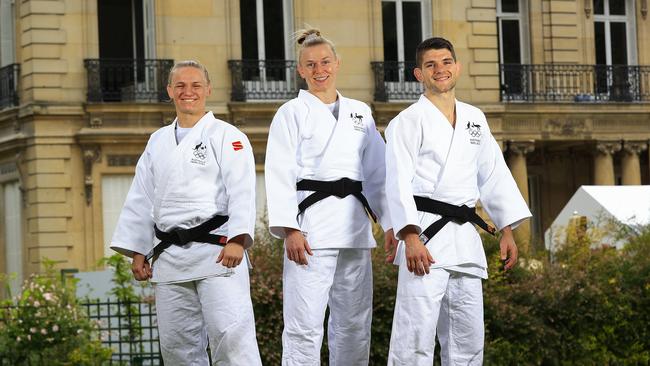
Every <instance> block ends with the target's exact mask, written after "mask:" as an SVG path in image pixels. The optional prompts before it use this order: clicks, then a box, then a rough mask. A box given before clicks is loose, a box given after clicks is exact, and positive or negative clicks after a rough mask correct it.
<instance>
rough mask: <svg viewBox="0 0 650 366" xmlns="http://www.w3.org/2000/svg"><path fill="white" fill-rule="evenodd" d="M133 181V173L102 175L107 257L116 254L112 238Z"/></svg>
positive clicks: (105, 250) (103, 220) (103, 218)
mask: <svg viewBox="0 0 650 366" xmlns="http://www.w3.org/2000/svg"><path fill="white" fill-rule="evenodd" d="M132 181H133V175H132V174H115V175H104V176H102V224H103V225H102V226H103V231H104V255H105V256H107V257H108V256H111V255H113V254H115V252H114V251H113V250H112V249H111V248H110V245H111V239H112V238H113V232H114V231H115V226H117V219H118V218H119V217H120V212H122V207H123V206H124V201H126V195H127V194H128V193H129V188H131V182H132Z"/></svg>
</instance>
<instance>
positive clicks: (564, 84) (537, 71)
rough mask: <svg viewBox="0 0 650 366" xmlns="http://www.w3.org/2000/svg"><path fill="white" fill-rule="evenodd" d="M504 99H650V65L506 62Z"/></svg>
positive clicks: (574, 100)
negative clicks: (526, 63) (521, 63)
mask: <svg viewBox="0 0 650 366" xmlns="http://www.w3.org/2000/svg"><path fill="white" fill-rule="evenodd" d="M500 69H501V100H502V101H504V102H547V101H554V102H556V101H559V102H601V103H602V102H643V101H646V102H647V101H650V66H628V65H518V64H502V65H500Z"/></svg>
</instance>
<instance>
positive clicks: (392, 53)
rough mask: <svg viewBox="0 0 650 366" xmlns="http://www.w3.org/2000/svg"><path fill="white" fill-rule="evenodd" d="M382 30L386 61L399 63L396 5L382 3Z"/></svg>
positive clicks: (388, 2)
mask: <svg viewBox="0 0 650 366" xmlns="http://www.w3.org/2000/svg"><path fill="white" fill-rule="evenodd" d="M381 17H382V29H383V32H384V61H397V24H396V20H395V3H394V2H392V1H383V2H382V3H381Z"/></svg>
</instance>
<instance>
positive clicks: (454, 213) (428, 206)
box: [413, 196, 496, 244]
mask: <svg viewBox="0 0 650 366" xmlns="http://www.w3.org/2000/svg"><path fill="white" fill-rule="evenodd" d="M413 198H414V200H415V206H416V207H417V209H418V211H424V212H429V213H433V214H437V215H440V219H439V220H437V221H434V222H433V223H432V224H431V225H429V227H427V228H426V229H425V230H424V231H423V232H422V234H420V239H422V241H423V242H424V243H425V244H426V243H427V242H428V241H429V240H430V239H431V238H433V237H434V236H435V235H436V234H437V233H438V232H439V231H440V230H441V229H442V228H443V227H444V226H445V225H447V224H448V223H449V222H452V221H453V222H456V223H458V224H464V223H466V222H471V223H473V224H476V225H478V226H479V227H480V228H481V229H483V230H485V231H487V232H488V233H490V234H492V235H494V234H495V233H496V229H495V228H494V227H492V226H490V225H488V224H487V223H486V222H485V221H484V220H483V219H482V218H481V217H480V216H479V215H478V214H477V213H476V209H475V208H473V207H469V206H467V205H461V206H455V205H451V204H449V203H446V202H442V201H437V200H434V199H430V198H426V197H420V196H413Z"/></svg>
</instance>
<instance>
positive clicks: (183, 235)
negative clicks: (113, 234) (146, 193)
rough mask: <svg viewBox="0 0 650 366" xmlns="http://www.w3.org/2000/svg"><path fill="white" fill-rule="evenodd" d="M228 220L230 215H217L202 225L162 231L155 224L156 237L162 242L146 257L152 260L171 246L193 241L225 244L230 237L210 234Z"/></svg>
mask: <svg viewBox="0 0 650 366" xmlns="http://www.w3.org/2000/svg"><path fill="white" fill-rule="evenodd" d="M226 221H228V216H221V215H215V216H214V217H212V218H211V219H210V220H208V221H206V222H204V223H202V224H201V225H198V226H195V227H193V228H189V229H175V230H172V231H170V232H166V231H162V230H160V229H158V227H157V226H156V225H154V226H153V228H154V230H155V232H156V238H158V239H160V243H159V244H158V245H156V246H155V247H154V248H153V249H152V250H151V252H149V254H147V256H146V259H147V260H150V259H151V258H153V259H154V260H155V259H156V258H158V256H159V255H160V253H162V252H163V250H165V249H167V248H169V247H170V246H172V245H178V246H182V245H185V244H187V243H189V242H192V241H195V242H199V243H208V244H217V245H221V246H223V245H225V244H226V242H227V240H228V238H227V237H225V236H223V235H215V234H210V231H212V230H214V229H216V228H218V227H220V226H221V225H223V224H225V223H226Z"/></svg>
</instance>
